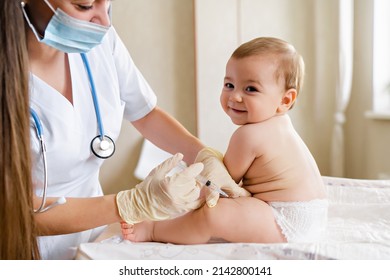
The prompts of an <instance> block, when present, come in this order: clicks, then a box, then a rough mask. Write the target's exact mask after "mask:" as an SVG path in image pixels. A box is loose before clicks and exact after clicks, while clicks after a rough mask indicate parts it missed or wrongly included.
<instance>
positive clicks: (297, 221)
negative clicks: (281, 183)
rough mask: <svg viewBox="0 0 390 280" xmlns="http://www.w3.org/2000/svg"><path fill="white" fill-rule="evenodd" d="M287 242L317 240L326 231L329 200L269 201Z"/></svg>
mask: <svg viewBox="0 0 390 280" xmlns="http://www.w3.org/2000/svg"><path fill="white" fill-rule="evenodd" d="M268 204H269V205H270V206H271V208H272V211H273V213H274V216H275V220H276V222H277V224H278V225H279V227H280V228H281V230H282V233H283V235H284V236H285V237H286V239H287V242H289V243H291V242H316V241H319V240H320V239H321V238H322V237H323V234H324V233H325V229H326V223H327V220H328V201H327V200H326V199H314V200H310V201H292V202H290V201H289V202H268Z"/></svg>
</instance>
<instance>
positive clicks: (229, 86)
mask: <svg viewBox="0 0 390 280" xmlns="http://www.w3.org/2000/svg"><path fill="white" fill-rule="evenodd" d="M225 88H234V86H233V84H231V83H225Z"/></svg>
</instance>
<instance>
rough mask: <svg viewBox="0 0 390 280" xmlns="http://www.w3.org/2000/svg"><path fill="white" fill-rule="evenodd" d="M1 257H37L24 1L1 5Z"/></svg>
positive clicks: (12, 1)
mask: <svg viewBox="0 0 390 280" xmlns="http://www.w3.org/2000/svg"><path fill="white" fill-rule="evenodd" d="M0 30H1V34H0V135H1V141H0V142H1V144H0V223H1V229H0V259H15V260H16V259H24V260H27V259H39V258H40V256H39V252H38V245H37V239H36V235H37V234H36V230H37V229H36V225H35V222H34V213H33V202H32V192H33V186H32V178H31V177H32V176H31V165H32V164H31V154H30V113H29V94H28V78H29V76H28V75H29V72H28V59H27V46H26V37H25V24H24V20H23V15H22V10H21V6H20V0H2V1H0Z"/></svg>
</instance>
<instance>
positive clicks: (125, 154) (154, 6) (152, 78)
mask: <svg viewBox="0 0 390 280" xmlns="http://www.w3.org/2000/svg"><path fill="white" fill-rule="evenodd" d="M112 5H113V25H114V26H115V28H116V30H117V32H118V33H119V35H120V36H121V38H122V40H123V41H124V43H125V45H126V46H127V48H128V49H129V52H130V54H131V55H132V57H133V59H134V61H135V63H136V65H137V66H138V68H139V69H140V70H141V72H142V73H143V75H144V76H145V78H146V79H147V81H148V82H149V83H150V85H151V87H152V88H153V89H154V91H155V92H156V94H157V97H158V105H159V106H160V107H162V108H163V109H165V110H166V111H167V112H169V113H170V114H172V115H173V116H174V117H176V118H177V119H178V120H179V121H180V122H181V123H182V124H183V125H184V126H185V127H186V128H187V129H188V130H189V131H191V132H192V133H196V120H195V110H196V109H195V106H194V104H195V72H194V71H195V70H194V69H195V66H194V65H195V62H194V55H195V51H194V45H195V43H194V24H193V15H194V12H193V3H192V0H131V1H128V0H117V1H113V2H112ZM116 144H117V151H116V153H115V155H114V156H113V157H112V158H111V159H109V160H107V162H106V163H105V164H104V166H103V170H102V172H101V176H100V178H101V182H102V185H103V188H104V190H105V192H107V193H114V192H117V191H118V190H121V189H124V188H125V187H131V186H134V185H135V184H136V183H137V182H138V180H137V179H136V178H135V177H134V175H133V172H134V168H135V166H136V162H137V160H138V157H139V153H140V148H141V144H142V137H141V136H140V134H139V133H138V132H137V131H136V130H135V129H134V128H133V127H132V126H131V124H129V123H127V122H126V123H124V124H123V125H122V132H121V136H120V139H119V141H117V143H116Z"/></svg>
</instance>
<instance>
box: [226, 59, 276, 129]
mask: <svg viewBox="0 0 390 280" xmlns="http://www.w3.org/2000/svg"><path fill="white" fill-rule="evenodd" d="M276 67H277V60H276V58H275V56H272V55H255V56H250V57H245V58H230V59H229V61H228V63H227V65H226V76H225V79H224V86H223V89H222V93H221V98H220V101H221V105H222V108H223V110H224V111H225V112H226V114H228V115H229V117H230V118H231V119H232V121H233V123H234V124H237V125H243V124H248V123H257V122H262V121H265V120H267V119H269V118H271V117H273V116H275V115H276V114H277V113H278V112H277V109H278V107H279V105H280V104H281V102H282V97H283V93H284V83H283V81H282V79H279V81H277V80H276V78H275V71H276Z"/></svg>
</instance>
